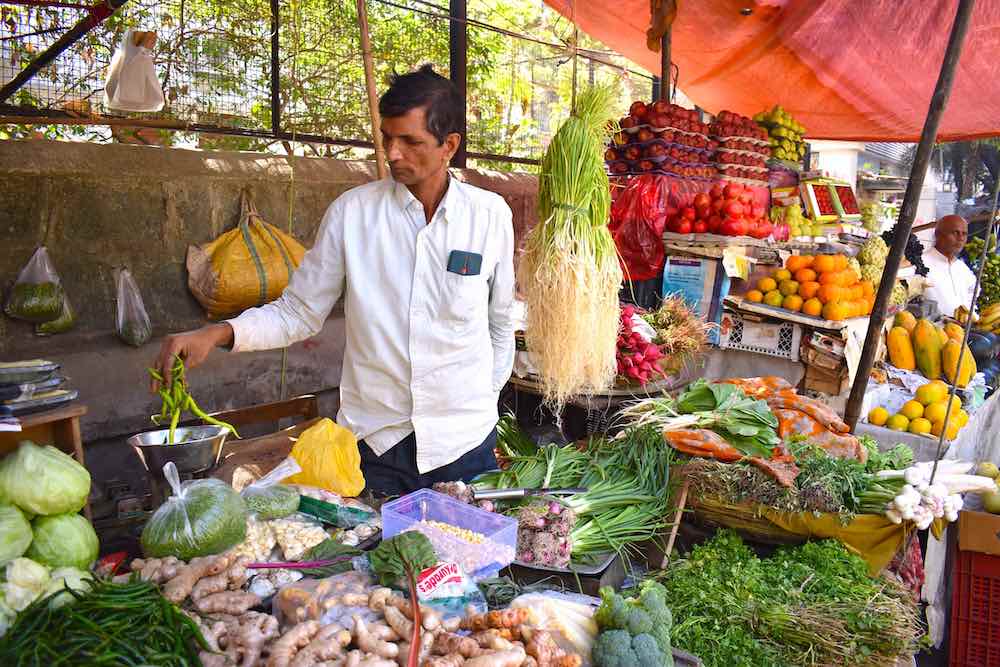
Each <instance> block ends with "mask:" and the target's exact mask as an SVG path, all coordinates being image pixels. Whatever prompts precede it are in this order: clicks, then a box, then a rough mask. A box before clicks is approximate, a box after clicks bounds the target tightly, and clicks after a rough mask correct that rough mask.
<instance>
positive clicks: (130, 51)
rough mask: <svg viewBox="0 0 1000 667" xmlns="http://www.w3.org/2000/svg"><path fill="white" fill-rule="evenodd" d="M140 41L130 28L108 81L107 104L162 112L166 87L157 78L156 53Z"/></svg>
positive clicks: (132, 109) (113, 63) (126, 108)
mask: <svg viewBox="0 0 1000 667" xmlns="http://www.w3.org/2000/svg"><path fill="white" fill-rule="evenodd" d="M142 36H143V35H140V38H141V37H142ZM154 39H155V38H154ZM136 41H137V40H136V31H135V30H129V31H128V32H127V33H125V39H123V40H122V44H121V46H119V47H118V50H117V51H116V52H115V56H114V58H112V60H111V66H110V67H109V68H108V79H107V81H106V82H105V84H104V104H105V105H106V106H107V107H108V108H109V109H116V110H118V111H159V110H160V109H162V108H163V103H164V100H163V89H162V87H161V86H160V80H159V79H157V78H156V68H155V67H154V66H153V54H152V51H150V50H149V49H148V48H146V47H145V46H139V45H137V44H136ZM143 43H146V44H148V43H149V42H143Z"/></svg>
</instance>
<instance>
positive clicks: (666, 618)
mask: <svg viewBox="0 0 1000 667" xmlns="http://www.w3.org/2000/svg"><path fill="white" fill-rule="evenodd" d="M594 620H595V621H597V625H598V627H599V628H600V630H601V633H600V635H599V636H598V638H597V642H596V643H595V644H594V649H593V658H594V665H595V666H596V667H672V665H673V653H672V652H671V649H670V628H671V626H672V625H673V617H672V615H671V613H670V609H669V608H668V607H667V603H666V590H665V589H664V588H663V586H661V585H660V584H657V583H655V582H646V583H644V584H643V585H642V586H641V588H640V589H639V597H637V598H625V597H623V596H621V595H619V594H617V593H615V592H614V591H612V590H611V589H610V588H602V589H601V606H600V607H599V608H598V609H597V612H596V613H595V614H594Z"/></svg>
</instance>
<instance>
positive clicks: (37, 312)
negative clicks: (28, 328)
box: [4, 246, 65, 323]
mask: <svg viewBox="0 0 1000 667" xmlns="http://www.w3.org/2000/svg"><path fill="white" fill-rule="evenodd" d="M64 301H65V297H64V294H63V288H62V283H61V282H60V281H59V274H57V273H56V269H55V267H54V266H52V260H50V259H49V253H48V251H47V250H46V249H45V246H40V247H39V248H38V250H36V251H35V254H34V255H32V256H31V259H30V260H28V263H27V264H25V265H24V268H23V269H21V273H20V274H18V276H17V281H16V282H15V283H14V287H12V288H11V290H10V295H9V296H8V297H7V303H6V304H5V305H4V312H5V313H7V315H8V316H10V317H13V318H14V319H18V320H27V321H28V322H36V323H38V322H50V321H52V320H54V319H56V318H58V317H59V316H60V315H61V314H62V311H63V302H64Z"/></svg>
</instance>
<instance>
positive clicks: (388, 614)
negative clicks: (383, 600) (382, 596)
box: [383, 605, 413, 637]
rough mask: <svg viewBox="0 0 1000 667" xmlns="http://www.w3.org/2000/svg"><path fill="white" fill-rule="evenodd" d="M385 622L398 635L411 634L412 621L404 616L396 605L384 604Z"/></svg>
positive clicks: (407, 635) (406, 635)
mask: <svg viewBox="0 0 1000 667" xmlns="http://www.w3.org/2000/svg"><path fill="white" fill-rule="evenodd" d="M383 613H384V614H385V622H386V623H388V624H389V627H390V628H392V629H393V630H394V631H395V632H396V634H397V635H399V636H400V637H410V636H411V635H412V634H413V621H411V620H410V619H408V618H406V616H405V615H404V614H403V612H401V611H400V610H399V609H397V608H396V607H393V606H391V605H386V607H385V610H384V611H383Z"/></svg>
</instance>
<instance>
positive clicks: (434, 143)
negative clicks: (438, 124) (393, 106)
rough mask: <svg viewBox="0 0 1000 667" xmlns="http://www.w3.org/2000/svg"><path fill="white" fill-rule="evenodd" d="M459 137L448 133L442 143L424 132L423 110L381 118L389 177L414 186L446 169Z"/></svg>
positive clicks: (425, 118) (455, 149) (425, 128)
mask: <svg viewBox="0 0 1000 667" xmlns="http://www.w3.org/2000/svg"><path fill="white" fill-rule="evenodd" d="M460 141H461V135H459V134H449V135H448V136H447V137H446V138H445V141H444V143H438V140H437V137H435V136H434V135H433V134H431V133H430V131H428V129H427V114H426V110H425V109H423V108H422V107H421V108H417V109H410V110H409V111H407V112H406V113H405V114H403V115H402V116H396V117H395V118H383V119H382V143H383V145H384V146H385V154H386V158H387V159H388V160H389V171H391V172H392V177H393V178H394V179H395V180H396V181H398V182H399V183H402V184H403V185H416V184H418V183H420V182H422V181H424V180H426V179H427V178H428V177H430V176H433V175H435V174H437V173H439V172H440V171H442V170H444V169H447V168H448V162H449V161H450V160H451V158H452V156H453V155H454V154H455V151H457V150H458V145H459V142H460Z"/></svg>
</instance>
